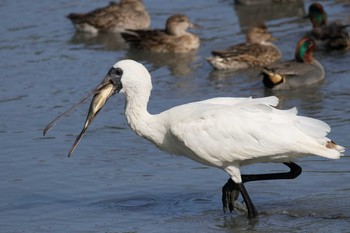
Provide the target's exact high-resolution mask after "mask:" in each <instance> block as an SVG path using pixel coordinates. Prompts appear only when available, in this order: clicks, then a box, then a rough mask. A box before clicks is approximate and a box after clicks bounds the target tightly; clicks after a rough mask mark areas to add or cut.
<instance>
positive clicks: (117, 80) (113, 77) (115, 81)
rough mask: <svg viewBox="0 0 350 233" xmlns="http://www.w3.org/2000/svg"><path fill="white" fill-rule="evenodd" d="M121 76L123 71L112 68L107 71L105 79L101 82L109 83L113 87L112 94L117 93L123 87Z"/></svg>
mask: <svg viewBox="0 0 350 233" xmlns="http://www.w3.org/2000/svg"><path fill="white" fill-rule="evenodd" d="M122 75H123V70H122V69H121V68H119V67H117V68H114V67H112V68H111V69H110V70H109V71H108V74H107V76H106V77H105V79H104V80H103V81H102V83H101V84H103V83H108V82H110V83H111V84H112V85H113V86H114V93H113V94H115V93H118V92H119V91H120V90H121V89H122V88H123V85H122V83H121V77H122Z"/></svg>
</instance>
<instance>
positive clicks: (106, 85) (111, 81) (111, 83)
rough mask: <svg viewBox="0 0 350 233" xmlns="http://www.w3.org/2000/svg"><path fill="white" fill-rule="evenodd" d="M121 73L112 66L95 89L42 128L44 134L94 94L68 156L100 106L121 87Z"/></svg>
mask: <svg viewBox="0 0 350 233" xmlns="http://www.w3.org/2000/svg"><path fill="white" fill-rule="evenodd" d="M122 74H123V71H122V70H121V69H120V68H114V67H112V68H111V69H110V70H109V71H108V74H107V75H106V77H105V78H104V79H103V81H102V82H101V83H100V85H98V86H97V87H96V88H95V89H93V90H92V91H91V92H90V93H89V94H88V95H87V96H85V97H84V98H83V99H81V100H80V101H79V102H78V103H76V104H75V105H73V106H72V107H70V108H69V109H68V110H66V111H65V112H63V113H62V114H60V115H59V116H58V117H56V118H55V119H54V120H53V121H51V122H50V123H49V124H48V125H47V126H46V127H45V128H44V130H43V134H44V136H45V134H46V133H47V131H48V130H49V129H51V128H52V127H53V126H55V125H56V124H57V123H58V122H59V121H60V120H61V119H62V118H63V117H64V116H66V115H68V114H69V113H71V112H72V111H73V110H74V109H75V108H76V107H77V106H79V105H80V104H81V103H83V102H85V100H87V99H88V98H89V97H90V96H91V95H94V96H93V98H92V100H91V103H90V107H89V112H88V115H87V117H86V120H85V123H84V126H83V129H82V130H81V132H80V134H79V135H78V137H77V138H76V139H75V142H74V143H73V145H72V147H71V148H70V150H69V152H68V157H70V155H71V154H72V153H73V151H74V149H75V148H76V147H77V145H78V143H79V142H80V140H81V139H82V137H83V136H84V134H85V132H86V130H87V128H88V127H89V126H90V124H91V123H92V121H93V120H94V119H95V117H96V116H97V114H98V113H99V112H100V110H101V109H102V107H103V106H104V105H105V104H106V102H107V100H108V99H109V98H110V97H111V96H112V95H114V94H115V93H118V92H119V91H120V90H121V89H122V84H121V76H122Z"/></svg>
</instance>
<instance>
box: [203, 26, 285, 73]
mask: <svg viewBox="0 0 350 233" xmlns="http://www.w3.org/2000/svg"><path fill="white" fill-rule="evenodd" d="M246 38H247V39H246V40H247V41H246V43H241V44H237V45H233V46H231V47H229V48H227V49H224V50H214V51H212V55H213V56H212V57H209V58H208V59H207V60H208V62H209V64H211V65H212V66H213V67H214V68H215V69H218V70H238V69H246V68H249V67H254V66H266V65H269V64H271V63H274V62H276V61H278V60H279V59H280V58H281V52H280V50H279V49H278V48H277V46H275V45H274V44H273V43H271V42H270V41H272V40H274V39H275V38H273V37H272V36H271V34H270V33H269V32H268V30H267V27H266V26H265V25H261V26H258V27H253V28H251V29H249V31H248V32H247V35H246Z"/></svg>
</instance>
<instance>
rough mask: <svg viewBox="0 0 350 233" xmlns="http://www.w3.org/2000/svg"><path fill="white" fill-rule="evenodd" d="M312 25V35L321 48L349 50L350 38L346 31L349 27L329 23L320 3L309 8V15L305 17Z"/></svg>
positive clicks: (338, 23)
mask: <svg viewBox="0 0 350 233" xmlns="http://www.w3.org/2000/svg"><path fill="white" fill-rule="evenodd" d="M305 18H309V19H310V21H311V23H312V30H311V33H310V35H311V36H312V38H313V39H314V40H315V41H316V43H317V45H318V46H319V47H322V46H325V47H326V48H327V49H349V48H350V37H349V33H348V32H347V30H346V27H348V26H349V25H343V24H342V23H340V22H332V23H329V24H328V22H327V13H326V11H325V10H324V8H323V6H322V5H321V4H320V3H313V4H311V5H310V7H309V14H308V15H307V16H305Z"/></svg>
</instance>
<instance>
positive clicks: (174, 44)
mask: <svg viewBox="0 0 350 233" xmlns="http://www.w3.org/2000/svg"><path fill="white" fill-rule="evenodd" d="M196 27H197V26H196V25H194V24H192V23H191V22H190V20H189V19H188V17H187V16H186V15H181V14H176V15H173V16H170V17H169V18H168V20H167V21H166V26H165V29H156V30H127V31H126V32H123V33H122V37H123V38H124V39H125V40H126V41H127V42H128V43H129V44H130V46H131V47H132V48H136V49H140V50H144V51H149V52H156V53H168V52H172V53H186V52H190V51H192V50H195V49H197V48H198V47H199V45H200V40H199V38H198V37H197V36H196V35H194V34H192V33H189V32H187V31H186V30H187V29H188V28H196Z"/></svg>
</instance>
